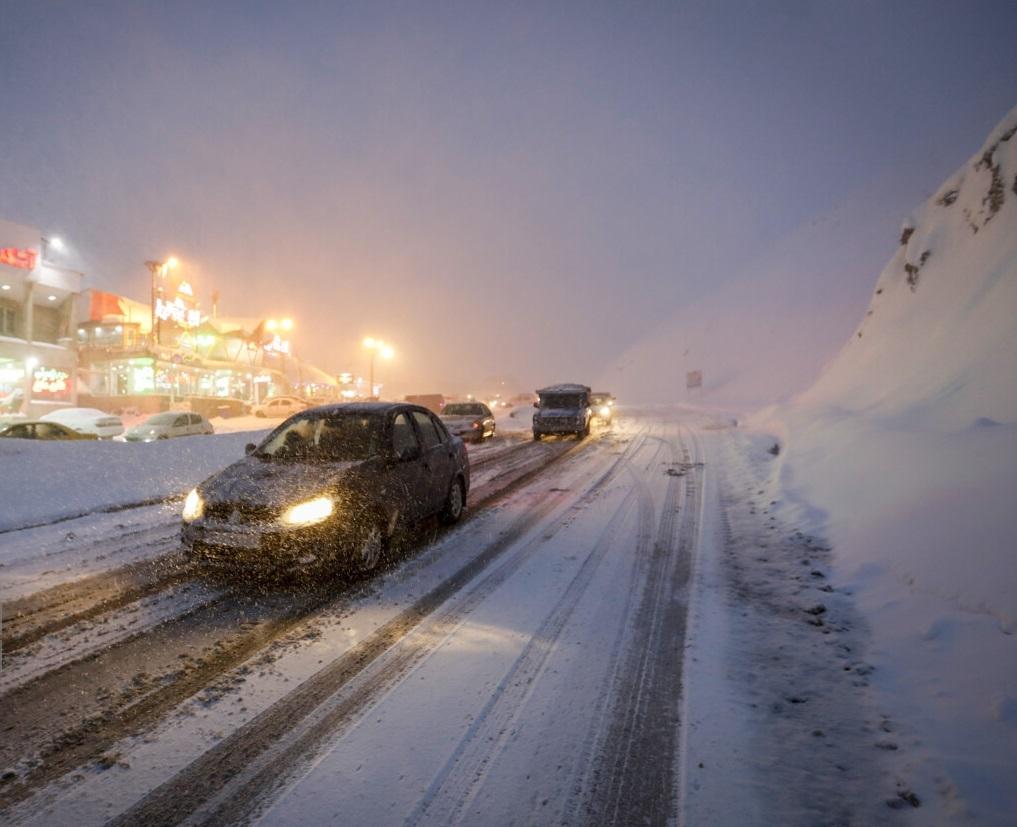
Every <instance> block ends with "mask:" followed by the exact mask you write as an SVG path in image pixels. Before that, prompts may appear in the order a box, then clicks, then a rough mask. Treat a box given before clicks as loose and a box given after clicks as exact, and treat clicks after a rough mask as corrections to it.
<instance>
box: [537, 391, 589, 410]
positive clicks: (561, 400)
mask: <svg viewBox="0 0 1017 827" xmlns="http://www.w3.org/2000/svg"><path fill="white" fill-rule="evenodd" d="M583 404H584V400H583V396H582V394H578V393H549V394H546V395H544V396H541V397H540V407H542V408H570V409H575V408H581V407H583Z"/></svg>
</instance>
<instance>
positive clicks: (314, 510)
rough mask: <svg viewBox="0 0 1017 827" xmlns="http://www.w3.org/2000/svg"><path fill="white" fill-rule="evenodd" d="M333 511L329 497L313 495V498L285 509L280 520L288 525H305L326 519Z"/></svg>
mask: <svg viewBox="0 0 1017 827" xmlns="http://www.w3.org/2000/svg"><path fill="white" fill-rule="evenodd" d="M333 511H335V503H334V502H333V501H332V498H331V497H315V498H314V499H313V500H308V501H307V502H303V503H300V504H298V505H294V506H293V507H291V508H288V509H286V512H285V513H284V514H283V516H282V521H283V522H284V523H285V524H286V525H289V526H305V525H314V524H315V523H320V522H321V521H322V520H326V519H328V518H329V517H330V516H331V515H332V512H333Z"/></svg>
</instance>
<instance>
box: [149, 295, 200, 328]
mask: <svg viewBox="0 0 1017 827" xmlns="http://www.w3.org/2000/svg"><path fill="white" fill-rule="evenodd" d="M155 315H156V316H158V317H159V318H160V319H162V320H163V321H164V322H169V321H172V322H176V323H177V324H178V325H180V326H181V327H197V326H198V325H199V324H201V311H200V310H195V309H194V308H191V307H188V306H187V305H186V304H184V300H183V299H181V298H180V297H179V296H177V298H175V299H174V300H173V301H171V302H167V301H163V300H162V299H156V300H155Z"/></svg>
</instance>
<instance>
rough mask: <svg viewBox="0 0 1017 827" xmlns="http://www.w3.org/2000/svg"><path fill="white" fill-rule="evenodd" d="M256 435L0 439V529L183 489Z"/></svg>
mask: <svg viewBox="0 0 1017 827" xmlns="http://www.w3.org/2000/svg"><path fill="white" fill-rule="evenodd" d="M264 434H265V432H264V431H261V432H247V433H236V434H223V435H218V434H217V435H215V436H196V437H182V438H179V439H168V440H160V441H158V442H151V443H131V442H126V443H125V442H35V441H32V440H23V439H3V440H0V531H10V530H12V529H16V528H23V527H26V526H31V525H39V524H41V523H47V522H54V521H56V520H60V519H65V518H68V517H76V516H79V515H82V514H87V513H89V512H92V511H99V510H102V509H111V508H118V507H123V506H125V505H132V504H137V503H143V502H150V501H153V500H158V499H161V498H166V497H173V496H177V495H180V494H185V493H187V491H188V490H190V489H191V488H193V487H194V485H195V484H196V483H198V482H200V481H201V480H203V479H205V477H207V476H209V475H211V474H212V473H214V472H215V471H218V470H219V469H220V468H223V467H224V466H226V465H228V464H229V463H231V462H233V461H234V460H237V459H240V458H241V457H242V456H243V455H244V445H245V444H246V443H248V442H257V441H260V439H261V438H262V437H263V436H264Z"/></svg>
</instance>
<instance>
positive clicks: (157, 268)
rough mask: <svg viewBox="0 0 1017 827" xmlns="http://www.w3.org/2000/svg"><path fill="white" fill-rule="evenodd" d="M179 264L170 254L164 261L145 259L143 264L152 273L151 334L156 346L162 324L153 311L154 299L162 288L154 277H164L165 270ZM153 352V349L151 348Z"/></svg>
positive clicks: (158, 342)
mask: <svg viewBox="0 0 1017 827" xmlns="http://www.w3.org/2000/svg"><path fill="white" fill-rule="evenodd" d="M179 265H180V260H179V259H178V258H177V257H176V256H170V257H169V258H167V259H166V260H165V261H146V262H145V266H146V267H147V268H148V271H149V272H150V273H151V274H152V330H151V335H152V336H153V337H154V342H155V344H156V346H158V345H159V344H161V341H160V340H161V338H162V337H161V336H160V334H161V333H162V324H161V320H160V319H159V317H158V315H157V314H156V312H155V300H156V296H157V294H158V293H159V292H160V291H161V289H162V288H160V287H159V285H158V283H157V279H156V277H157V276H158V277H161V278H166V272H167V271H168V270H172V269H174V268H175V267H178V266H179ZM153 352H154V349H153Z"/></svg>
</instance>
